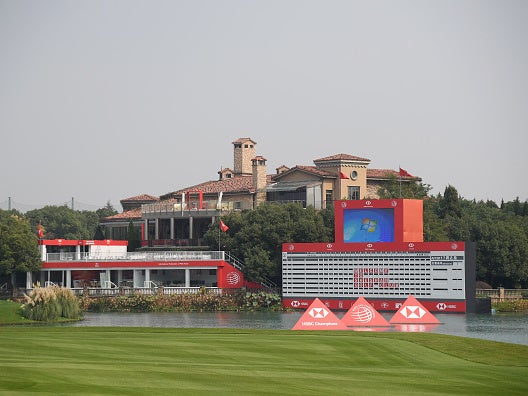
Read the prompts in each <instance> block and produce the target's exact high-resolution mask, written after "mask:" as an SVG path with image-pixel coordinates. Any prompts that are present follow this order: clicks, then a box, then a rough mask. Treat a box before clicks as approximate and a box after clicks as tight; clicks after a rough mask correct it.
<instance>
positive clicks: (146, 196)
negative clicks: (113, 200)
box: [120, 194, 159, 202]
mask: <svg viewBox="0 0 528 396" xmlns="http://www.w3.org/2000/svg"><path fill="white" fill-rule="evenodd" d="M137 201H159V198H158V197H155V196H153V195H149V194H140V195H136V196H135V197H130V198H124V199H122V200H121V201H120V202H137Z"/></svg>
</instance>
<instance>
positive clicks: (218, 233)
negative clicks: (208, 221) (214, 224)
mask: <svg viewBox="0 0 528 396" xmlns="http://www.w3.org/2000/svg"><path fill="white" fill-rule="evenodd" d="M218 251H220V223H218Z"/></svg>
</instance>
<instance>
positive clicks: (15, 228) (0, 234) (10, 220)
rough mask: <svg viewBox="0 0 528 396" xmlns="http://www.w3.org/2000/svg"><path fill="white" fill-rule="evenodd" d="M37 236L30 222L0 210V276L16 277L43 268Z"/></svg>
mask: <svg viewBox="0 0 528 396" xmlns="http://www.w3.org/2000/svg"><path fill="white" fill-rule="evenodd" d="M41 263H42V262H41V257H40V254H39V250H38V245H37V235H36V232H35V231H34V230H32V229H31V227H30V225H29V221H28V220H27V219H26V218H24V217H21V216H18V215H16V214H13V213H11V212H9V211H4V210H0V275H11V278H12V281H11V283H12V284H13V285H14V283H15V282H14V276H15V273H17V272H28V271H37V270H39V269H40V268H41Z"/></svg>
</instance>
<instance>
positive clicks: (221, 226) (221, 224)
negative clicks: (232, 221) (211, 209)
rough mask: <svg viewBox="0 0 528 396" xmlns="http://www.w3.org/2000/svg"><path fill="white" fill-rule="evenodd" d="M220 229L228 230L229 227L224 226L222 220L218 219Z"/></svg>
mask: <svg viewBox="0 0 528 396" xmlns="http://www.w3.org/2000/svg"><path fill="white" fill-rule="evenodd" d="M220 229H221V230H222V232H226V231H227V230H229V227H228V226H226V225H225V223H224V222H223V221H222V220H220Z"/></svg>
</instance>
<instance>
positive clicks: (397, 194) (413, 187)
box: [377, 174, 431, 199]
mask: <svg viewBox="0 0 528 396" xmlns="http://www.w3.org/2000/svg"><path fill="white" fill-rule="evenodd" d="M429 191H431V186H430V185H429V184H424V183H422V182H421V181H417V180H411V181H407V180H406V181H404V182H402V181H401V180H400V178H399V177H397V176H395V175H392V174H391V175H390V176H389V179H388V180H387V181H386V182H385V184H384V185H383V186H382V187H380V188H379V189H378V191H377V193H378V196H379V197H380V199H389V198H414V199H422V198H425V197H427V194H428V193H429Z"/></svg>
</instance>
